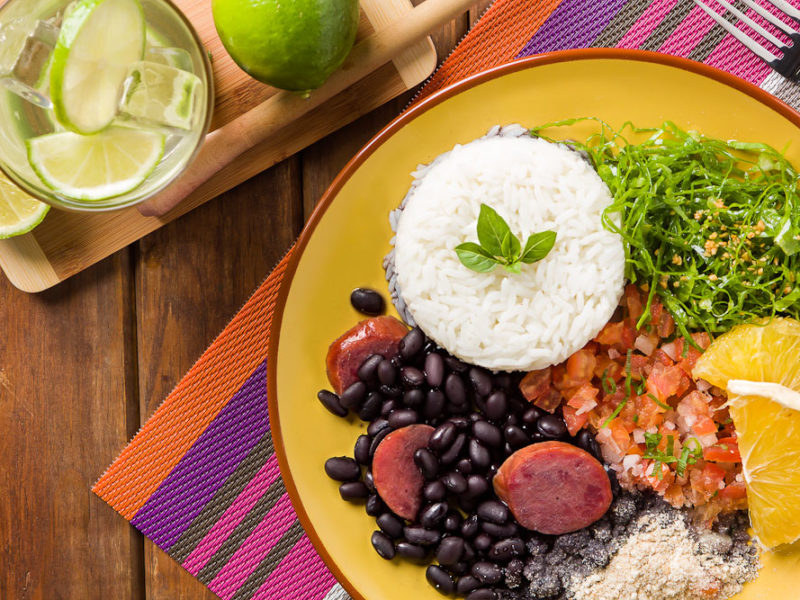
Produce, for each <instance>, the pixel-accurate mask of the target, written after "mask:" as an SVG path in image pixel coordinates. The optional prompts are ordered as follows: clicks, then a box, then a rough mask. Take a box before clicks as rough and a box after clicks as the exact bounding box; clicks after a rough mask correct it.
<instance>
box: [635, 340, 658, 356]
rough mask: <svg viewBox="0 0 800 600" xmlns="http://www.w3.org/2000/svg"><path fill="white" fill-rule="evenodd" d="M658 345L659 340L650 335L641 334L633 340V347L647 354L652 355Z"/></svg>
mask: <svg viewBox="0 0 800 600" xmlns="http://www.w3.org/2000/svg"><path fill="white" fill-rule="evenodd" d="M657 346H658V340H657V339H656V340H654V339H653V338H652V337H650V336H649V335H640V336H639V337H637V338H636V341H635V342H633V347H634V348H636V349H637V350H638V351H639V352H642V353H643V354H645V355H646V356H650V355H651V354H652V353H653V352H654V351H655V349H656V347H657Z"/></svg>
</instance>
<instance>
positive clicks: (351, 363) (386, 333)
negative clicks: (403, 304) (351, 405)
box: [325, 316, 408, 394]
mask: <svg viewBox="0 0 800 600" xmlns="http://www.w3.org/2000/svg"><path fill="white" fill-rule="evenodd" d="M407 333H408V328H407V327H406V326H405V325H404V324H403V323H402V322H401V321H398V320H397V319H395V318H394V317H388V316H382V317H373V318H371V319H366V320H365V321H361V322H360V323H358V324H357V325H356V326H354V327H352V328H351V329H349V330H347V331H346V332H345V333H344V335H342V336H340V337H339V338H337V339H336V340H335V341H334V342H333V343H332V344H331V345H330V347H329V348H328V356H327V357H326V359H325V365H326V366H327V369H328V381H330V382H331V385H332V386H333V389H334V391H335V392H336V393H337V394H341V393H342V392H343V391H344V390H346V389H347V387H348V386H349V385H350V384H352V383H355V382H356V381H358V375H357V372H358V368H359V367H360V366H361V363H363V362H364V361H365V360H366V359H367V358H369V357H370V356H371V355H373V354H381V355H383V356H384V357H387V358H388V357H389V356H391V355H393V354H396V353H397V348H398V346H399V345H400V340H402V339H403V337H404V336H405V335H406V334H407Z"/></svg>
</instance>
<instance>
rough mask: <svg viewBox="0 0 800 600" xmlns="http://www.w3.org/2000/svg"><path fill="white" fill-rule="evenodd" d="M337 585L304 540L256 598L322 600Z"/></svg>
mask: <svg viewBox="0 0 800 600" xmlns="http://www.w3.org/2000/svg"><path fill="white" fill-rule="evenodd" d="M335 584H336V579H335V578H334V577H333V575H331V572H330V571H329V570H328V568H327V567H326V566H325V563H323V562H322V559H321V558H320V557H319V554H317V552H316V551H315V550H314V547H313V546H312V545H311V541H310V540H309V539H308V538H307V537H304V538H302V539H301V540H300V541H299V542H297V544H296V545H295V547H294V548H292V551H291V552H290V553H289V554H287V555H286V558H284V559H283V560H282V561H281V563H280V564H279V565H278V567H277V568H276V569H275V570H274V571H273V572H272V574H271V575H270V576H269V578H268V579H267V580H266V581H265V582H264V583H263V584H262V585H261V587H260V588H259V589H258V590H257V591H256V593H255V594H253V597H252V598H253V600H276V599H277V598H285V599H286V600H290V599H291V600H300V599H301V598H302V600H321V599H322V598H324V597H325V595H326V594H327V593H328V591H329V590H330V589H331V588H332V587H333V586H334V585H335ZM409 600H413V599H412V598H409Z"/></svg>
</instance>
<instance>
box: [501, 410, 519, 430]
mask: <svg viewBox="0 0 800 600" xmlns="http://www.w3.org/2000/svg"><path fill="white" fill-rule="evenodd" d="M509 425H519V419H518V418H517V415H515V414H513V413H511V414H509V415H508V416H507V417H506V420H505V424H504V427H508V426H509Z"/></svg>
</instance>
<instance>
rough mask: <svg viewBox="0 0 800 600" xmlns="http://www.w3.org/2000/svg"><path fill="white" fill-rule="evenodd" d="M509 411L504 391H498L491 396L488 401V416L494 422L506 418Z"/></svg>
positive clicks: (486, 411)
mask: <svg viewBox="0 0 800 600" xmlns="http://www.w3.org/2000/svg"><path fill="white" fill-rule="evenodd" d="M507 410H508V399H507V398H506V393H505V392H504V391H503V390H496V391H494V392H492V393H491V394H489V397H488V398H487V399H486V410H485V411H484V412H485V413H486V416H487V417H489V418H490V419H491V420H492V421H499V420H500V419H502V418H503V417H505V416H506V411H507Z"/></svg>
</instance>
